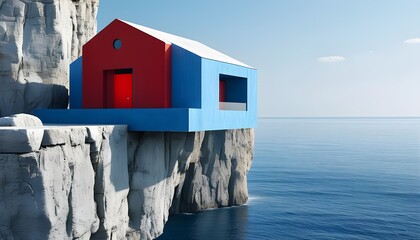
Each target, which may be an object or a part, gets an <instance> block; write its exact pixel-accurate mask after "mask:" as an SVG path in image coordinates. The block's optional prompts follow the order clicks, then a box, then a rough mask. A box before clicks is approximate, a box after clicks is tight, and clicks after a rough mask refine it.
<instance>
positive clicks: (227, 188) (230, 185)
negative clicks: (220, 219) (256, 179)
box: [128, 129, 254, 239]
mask: <svg viewBox="0 0 420 240" xmlns="http://www.w3.org/2000/svg"><path fill="white" fill-rule="evenodd" d="M129 136H130V138H129V139H130V140H129V173H130V193H129V201H128V203H129V216H130V227H131V230H130V232H129V233H128V236H129V237H131V238H132V239H140V238H147V239H150V238H156V237H158V236H159V235H160V234H161V233H162V231H163V226H164V224H165V222H166V221H167V219H168V216H169V213H183V212H198V211H202V210H204V209H209V208H218V207H227V206H233V205H241V204H244V203H246V201H247V200H248V190H247V179H246V176H247V173H248V171H249V169H250V167H251V162H252V159H253V145H254V140H253V139H254V136H253V130H252V129H238V130H222V131H207V132H193V133H130V135H129Z"/></svg>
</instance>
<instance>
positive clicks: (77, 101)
mask: <svg viewBox="0 0 420 240" xmlns="http://www.w3.org/2000/svg"><path fill="white" fill-rule="evenodd" d="M70 108H73V109H75V108H82V57H79V58H78V59H76V60H75V61H74V62H73V63H71V64H70Z"/></svg>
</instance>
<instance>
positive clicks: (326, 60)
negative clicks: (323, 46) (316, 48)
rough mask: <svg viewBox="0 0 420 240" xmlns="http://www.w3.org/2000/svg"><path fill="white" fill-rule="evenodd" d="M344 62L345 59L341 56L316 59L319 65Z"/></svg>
mask: <svg viewBox="0 0 420 240" xmlns="http://www.w3.org/2000/svg"><path fill="white" fill-rule="evenodd" d="M345 60H346V58H345V57H342V56H328V57H320V58H318V62H320V63H335V62H342V61H345Z"/></svg>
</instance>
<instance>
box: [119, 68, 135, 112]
mask: <svg viewBox="0 0 420 240" xmlns="http://www.w3.org/2000/svg"><path fill="white" fill-rule="evenodd" d="M132 107H133V74H131V73H127V74H115V75H114V108H132Z"/></svg>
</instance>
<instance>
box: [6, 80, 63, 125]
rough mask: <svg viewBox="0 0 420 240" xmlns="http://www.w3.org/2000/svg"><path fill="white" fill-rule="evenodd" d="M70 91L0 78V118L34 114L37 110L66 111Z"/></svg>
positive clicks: (55, 85)
mask: <svg viewBox="0 0 420 240" xmlns="http://www.w3.org/2000/svg"><path fill="white" fill-rule="evenodd" d="M68 94H69V91H68V89H67V88H66V87H65V86H62V85H58V84H45V83H37V82H27V83H19V82H17V81H15V80H14V79H13V78H12V77H9V76H0V117H4V116H10V115H13V114H17V113H29V114H30V113H32V111H33V110H34V109H36V108H51V109H57V108H59V109H66V108H67V107H68V103H69V95H68Z"/></svg>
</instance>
